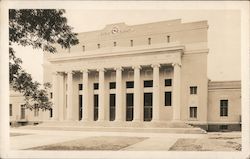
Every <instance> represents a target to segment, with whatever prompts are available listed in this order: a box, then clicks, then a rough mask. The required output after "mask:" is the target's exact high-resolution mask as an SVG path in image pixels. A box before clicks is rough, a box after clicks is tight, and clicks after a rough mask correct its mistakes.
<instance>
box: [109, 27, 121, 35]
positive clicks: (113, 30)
mask: <svg viewBox="0 0 250 159" xmlns="http://www.w3.org/2000/svg"><path fill="white" fill-rule="evenodd" d="M111 32H112V34H116V33H118V32H119V29H118V28H117V27H114V28H113V29H112V31H111Z"/></svg>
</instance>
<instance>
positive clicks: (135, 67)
mask: <svg viewBox="0 0 250 159" xmlns="http://www.w3.org/2000/svg"><path fill="white" fill-rule="evenodd" d="M132 68H133V69H141V66H140V65H134V66H132Z"/></svg>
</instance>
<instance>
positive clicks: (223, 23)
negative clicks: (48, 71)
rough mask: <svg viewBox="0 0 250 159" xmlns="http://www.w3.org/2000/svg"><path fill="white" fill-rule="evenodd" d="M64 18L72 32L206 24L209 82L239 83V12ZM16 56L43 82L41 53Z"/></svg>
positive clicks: (24, 51)
mask: <svg viewBox="0 0 250 159" xmlns="http://www.w3.org/2000/svg"><path fill="white" fill-rule="evenodd" d="M65 16H66V17H67V19H68V24H69V25H70V26H72V27H73V28H74V29H73V31H74V32H86V31H93V30H101V29H103V28H104V27H105V26H106V25H107V24H113V23H120V22H124V23H126V24H127V25H136V24H144V23H150V22H157V21H164V20H172V19H181V20H182V22H193V21H200V20H207V21H208V25H209V28H208V48H209V54H208V78H209V79H211V80H213V81H223V80H225V81H228V80H240V78H241V74H240V73H241V69H240V67H241V61H240V52H241V49H240V46H241V45H240V39H241V37H240V28H241V26H240V12H239V10H146V9H145V10H142V9H140V10H110V9H105V10H90V9H88V10H86V9H85V10H66V14H65ZM16 50H17V56H19V57H21V58H22V60H23V67H24V68H25V69H26V70H27V72H29V73H31V74H32V77H33V78H34V79H35V80H37V81H39V82H42V81H43V80H42V79H43V74H42V73H43V71H42V63H43V57H42V55H43V53H42V51H41V50H33V49H31V48H22V47H16Z"/></svg>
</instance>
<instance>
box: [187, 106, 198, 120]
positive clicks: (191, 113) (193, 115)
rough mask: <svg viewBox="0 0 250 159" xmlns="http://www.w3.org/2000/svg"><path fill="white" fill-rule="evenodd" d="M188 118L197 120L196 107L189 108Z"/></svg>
mask: <svg viewBox="0 0 250 159" xmlns="http://www.w3.org/2000/svg"><path fill="white" fill-rule="evenodd" d="M189 117H190V118H197V107H189Z"/></svg>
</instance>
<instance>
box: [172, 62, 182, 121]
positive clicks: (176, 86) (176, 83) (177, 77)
mask: <svg viewBox="0 0 250 159" xmlns="http://www.w3.org/2000/svg"><path fill="white" fill-rule="evenodd" d="M172 66H173V68H174V77H173V95H172V98H173V103H172V105H173V120H174V121H179V120H180V119H181V112H180V104H181V64H179V63H173V64H172Z"/></svg>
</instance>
